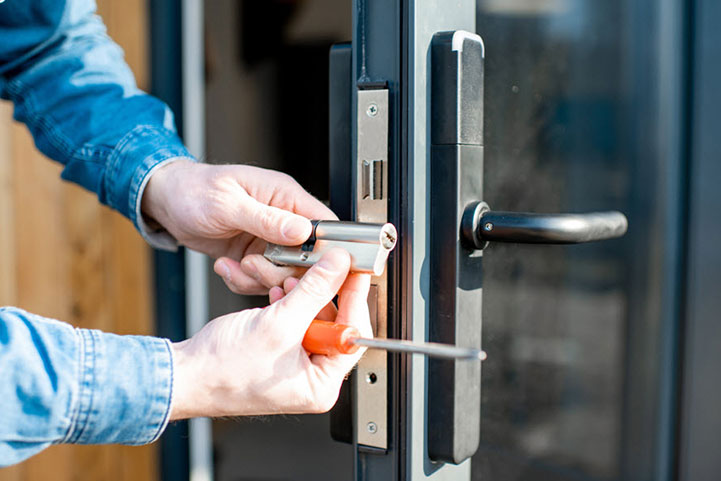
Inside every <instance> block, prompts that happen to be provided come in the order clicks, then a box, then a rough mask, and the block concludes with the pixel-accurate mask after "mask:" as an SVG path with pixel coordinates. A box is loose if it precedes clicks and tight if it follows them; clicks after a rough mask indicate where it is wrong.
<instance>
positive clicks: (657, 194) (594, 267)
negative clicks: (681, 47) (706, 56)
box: [473, 0, 680, 481]
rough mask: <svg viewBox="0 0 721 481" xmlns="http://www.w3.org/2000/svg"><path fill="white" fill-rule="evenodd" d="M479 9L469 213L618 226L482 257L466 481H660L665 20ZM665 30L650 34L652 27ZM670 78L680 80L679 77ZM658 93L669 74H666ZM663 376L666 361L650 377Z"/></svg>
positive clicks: (665, 314)
mask: <svg viewBox="0 0 721 481" xmlns="http://www.w3.org/2000/svg"><path fill="white" fill-rule="evenodd" d="M669 3H670V2H647V1H643V0H633V1H627V0H608V1H603V2H598V1H590V0H540V1H529V0H512V1H508V0H503V1H501V0H479V1H478V3H477V13H478V16H477V32H478V33H479V34H480V35H481V36H482V37H483V39H484V41H485V46H486V59H485V119H484V122H485V169H484V176H485V177H484V179H485V182H484V184H485V200H486V201H487V202H488V203H489V204H490V206H491V208H492V209H496V210H509V211H531V212H586V211H593V210H606V209H617V210H620V211H622V212H624V213H625V214H626V215H627V216H628V219H629V230H628V234H627V235H626V236H625V237H624V238H622V239H619V240H614V241H606V242H599V243H592V244H586V245H579V246H525V245H518V244H500V243H495V244H492V245H491V246H490V247H489V248H488V249H487V250H486V251H484V256H483V259H484V262H483V263H484V286H483V287H484V293H483V299H484V306H483V324H484V326H483V347H484V349H485V350H486V351H487V352H488V356H489V359H488V361H486V362H485V363H484V365H483V377H482V393H483V401H482V408H481V418H482V420H481V436H482V438H481V439H482V440H481V448H480V450H479V451H478V453H477V454H476V456H475V457H474V458H473V479H474V480H480V479H484V480H485V479H492V480H494V481H506V480H521V479H523V480H528V479H533V480H540V479H599V480H616V479H663V478H664V476H665V474H664V473H666V467H665V466H663V463H662V462H660V460H661V459H668V458H670V457H669V456H664V457H662V456H661V453H662V452H663V451H664V449H667V448H668V445H667V441H666V440H667V438H668V439H670V436H668V437H667V436H666V434H668V432H666V431H664V430H665V429H668V427H669V426H670V424H671V422H672V419H671V417H670V414H669V413H671V412H672V411H671V409H670V408H669V406H670V402H671V401H670V399H669V397H670V394H669V395H667V394H665V393H666V392H667V391H665V389H666V388H667V387H668V385H669V383H670V382H672V379H670V376H672V370H671V369H667V370H665V369H663V366H664V365H670V364H669V363H671V362H672V354H673V350H672V346H670V345H669V344H668V342H669V339H670V338H669V336H670V333H671V329H672V327H673V314H672V313H673V311H674V308H675V304H674V303H675V297H674V296H673V295H667V293H668V292H671V293H673V288H670V289H669V286H672V285H673V276H674V270H673V269H674V267H673V266H674V263H675V256H677V255H678V253H677V252H675V250H674V245H675V244H674V242H675V240H674V239H675V238H674V233H673V230H672V229H671V227H672V226H673V222H674V215H675V214H674V210H673V208H670V207H669V206H670V205H674V203H675V202H676V200H678V199H677V198H676V197H674V196H677V195H678V194H679V192H680V191H679V189H678V187H677V186H676V185H677V184H676V181H677V178H676V177H675V173H676V172H677V169H678V168H679V167H678V166H679V159H678V156H676V155H675V151H674V150H673V149H674V144H673V141H674V139H673V136H670V135H666V134H667V133H668V131H667V130H666V129H670V124H669V123H668V122H667V117H665V113H664V108H666V107H664V102H665V103H668V104H673V102H674V101H676V100H677V99H678V96H679V93H678V92H677V91H675V90H673V87H674V85H673V83H672V82H671V84H670V85H669V82H666V83H664V82H663V81H659V78H660V75H661V74H664V72H666V74H668V73H669V72H671V73H670V76H671V78H675V77H674V71H673V67H674V65H673V64H672V62H674V57H673V55H671V54H672V53H673V52H670V53H669V52H665V51H661V46H662V42H661V41H660V38H661V35H671V36H673V34H674V31H669V30H664V29H666V28H670V27H668V25H674V23H668V25H665V24H664V21H665V20H664V16H663V13H664V8H665V7H664V6H663V5H666V4H669ZM664 25H665V26H664ZM679 71H680V69H679ZM665 78H668V77H665ZM664 363H666V364H664Z"/></svg>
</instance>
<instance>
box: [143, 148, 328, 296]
mask: <svg viewBox="0 0 721 481" xmlns="http://www.w3.org/2000/svg"><path fill="white" fill-rule="evenodd" d="M142 210H143V214H144V215H146V216H148V217H150V218H152V219H153V220H155V221H156V222H158V223H159V224H160V225H162V226H163V228H165V229H166V230H167V231H168V232H169V233H170V234H172V235H173V236H174V237H175V238H176V239H177V240H178V242H179V243H180V244H182V245H184V246H187V247H189V248H191V249H193V250H196V251H199V252H203V253H205V254H207V255H209V256H211V257H213V258H214V259H217V260H216V261H215V265H214V270H215V273H216V274H218V275H219V276H221V277H222V278H223V280H224V281H225V283H226V285H227V286H228V288H229V289H230V290H231V291H233V292H235V293H238V294H265V293H267V292H268V290H269V289H270V288H271V287H273V286H280V285H281V284H282V283H283V281H284V280H285V279H286V278H288V277H290V276H300V275H301V274H302V272H303V270H301V269H298V268H292V267H278V266H275V265H273V264H272V263H271V262H269V261H267V260H266V259H265V258H264V257H263V252H264V251H265V246H266V241H268V242H273V243H275V244H283V245H299V244H302V243H303V242H305V241H306V240H307V239H308V237H310V234H311V230H312V226H311V223H310V221H309V220H308V219H337V217H336V216H335V214H333V212H332V211H331V210H330V209H328V208H327V207H326V206H325V205H323V203H321V202H320V201H318V200H317V199H316V198H315V197H313V196H312V195H310V194H309V193H308V192H306V191H305V190H304V189H303V188H302V187H301V186H300V185H299V184H298V183H297V182H296V181H295V180H293V178H291V177H290V176H288V175H286V174H283V173H281V172H276V171H273V170H266V169H261V168H258V167H251V166H247V165H207V164H199V163H194V162H191V161H186V160H179V161H175V162H172V163H170V164H168V165H166V166H164V167H161V168H160V169H159V170H158V171H157V172H155V173H154V174H153V176H152V177H151V179H150V181H149V182H148V185H147V187H146V189H145V193H144V194H143V199H142Z"/></svg>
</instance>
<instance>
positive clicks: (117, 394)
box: [0, 308, 173, 467]
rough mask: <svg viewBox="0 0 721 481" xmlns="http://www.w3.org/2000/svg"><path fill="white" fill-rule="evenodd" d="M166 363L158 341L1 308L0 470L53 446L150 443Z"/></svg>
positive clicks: (165, 388) (162, 400) (168, 387)
mask: <svg viewBox="0 0 721 481" xmlns="http://www.w3.org/2000/svg"><path fill="white" fill-rule="evenodd" d="M172 366H173V363H172V354H171V350H170V346H169V342H168V341H167V340H165V339H158V338H154V337H144V336H116V335H113V334H105V333H102V332H100V331H95V330H88V329H76V328H73V327H72V326H70V325H68V324H64V323H62V322H59V321H55V320H52V319H45V318H42V317H39V316H36V315H32V314H29V313H27V312H25V311H22V310H20V309H15V308H0V373H1V375H2V382H0V399H2V401H0V405H1V406H2V415H0V467H3V466H8V465H11V464H15V463H18V462H20V461H22V460H23V459H26V458H28V457H30V456H32V455H33V454H35V453H37V452H39V451H41V450H42V449H44V448H46V447H48V446H49V445H51V444H56V443H78V444H98V443H122V444H143V443H148V442H152V441H154V440H155V439H157V437H158V436H160V434H161V433H162V431H163V430H164V429H165V426H166V424H167V422H168V416H169V413H170V404H171V392H172Z"/></svg>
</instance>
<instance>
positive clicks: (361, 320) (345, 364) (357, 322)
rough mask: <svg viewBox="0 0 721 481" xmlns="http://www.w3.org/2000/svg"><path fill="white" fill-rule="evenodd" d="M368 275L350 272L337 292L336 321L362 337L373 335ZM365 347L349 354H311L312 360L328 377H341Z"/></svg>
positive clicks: (353, 364) (351, 367)
mask: <svg viewBox="0 0 721 481" xmlns="http://www.w3.org/2000/svg"><path fill="white" fill-rule="evenodd" d="M369 289H370V276H369V275H367V274H351V275H349V276H348V278H347V279H346V281H345V283H344V284H343V287H342V288H341V290H340V292H339V293H338V316H337V317H336V322H338V323H341V324H348V325H351V326H353V327H355V328H356V329H358V331H360V333H361V336H363V337H373V329H372V328H371V324H370V314H369V311H368V291H369ZM364 352H365V349H359V350H358V351H357V352H356V353H354V354H351V355H343V354H339V355H335V356H313V358H312V362H313V364H315V365H316V366H317V367H318V368H319V369H321V370H322V371H323V372H324V373H325V374H326V375H327V376H329V377H334V376H335V377H343V376H345V375H346V374H347V373H348V371H350V370H351V369H353V366H355V364H356V363H357V362H358V360H359V359H360V358H361V356H362V355H363V353H364Z"/></svg>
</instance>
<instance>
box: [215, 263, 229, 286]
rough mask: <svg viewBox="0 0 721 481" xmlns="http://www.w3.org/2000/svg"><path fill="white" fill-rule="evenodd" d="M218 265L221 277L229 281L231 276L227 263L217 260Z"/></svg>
mask: <svg viewBox="0 0 721 481" xmlns="http://www.w3.org/2000/svg"><path fill="white" fill-rule="evenodd" d="M218 267H219V268H220V272H221V273H222V275H223V279H225V280H226V281H228V282H231V280H232V278H231V276H230V267H228V264H226V263H225V262H223V261H221V262H218Z"/></svg>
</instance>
